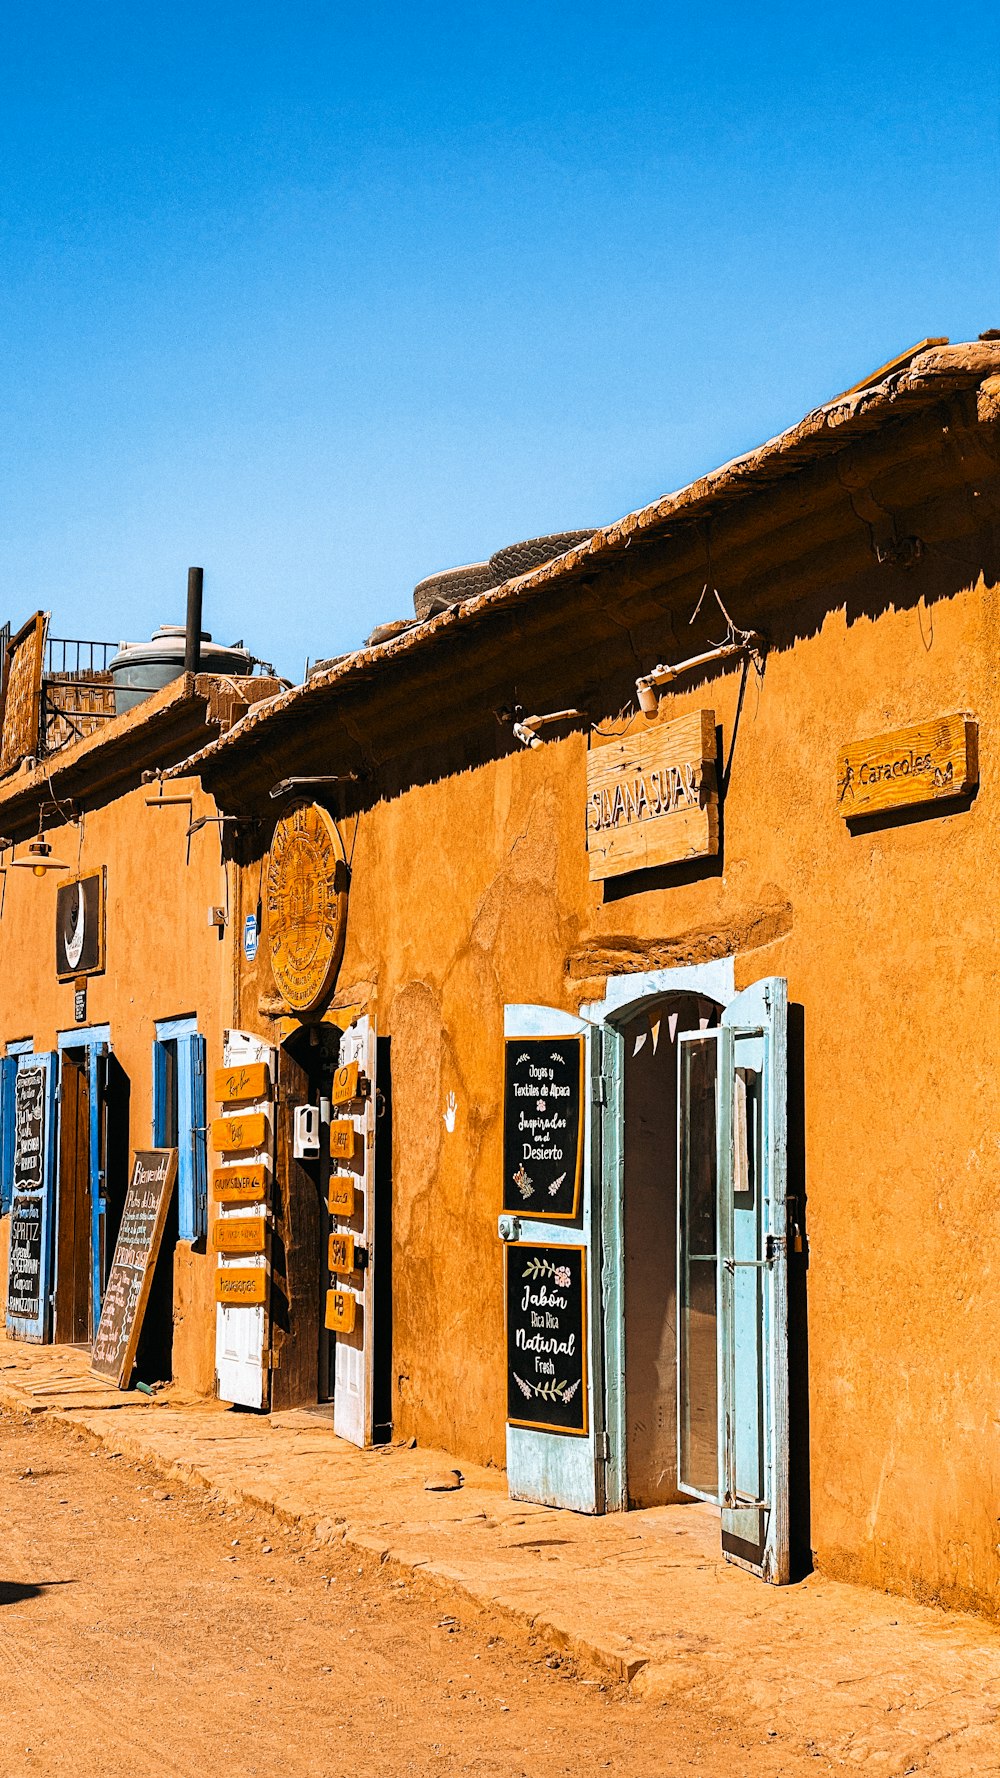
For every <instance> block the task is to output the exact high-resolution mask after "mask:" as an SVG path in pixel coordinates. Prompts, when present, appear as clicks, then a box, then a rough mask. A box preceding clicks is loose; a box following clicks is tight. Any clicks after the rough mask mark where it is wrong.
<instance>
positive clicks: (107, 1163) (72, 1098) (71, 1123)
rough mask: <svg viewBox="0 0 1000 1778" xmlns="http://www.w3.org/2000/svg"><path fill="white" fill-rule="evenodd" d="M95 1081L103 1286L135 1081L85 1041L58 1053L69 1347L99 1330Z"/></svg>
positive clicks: (60, 1337)
mask: <svg viewBox="0 0 1000 1778" xmlns="http://www.w3.org/2000/svg"><path fill="white" fill-rule="evenodd" d="M95 1084H96V1086H97V1090H98V1092H99V1095H100V1098H99V1104H98V1107H97V1114H98V1123H97V1134H98V1166H99V1168H100V1170H101V1173H102V1174H103V1181H102V1183H103V1195H104V1201H105V1210H104V1216H103V1220H102V1224H101V1229H102V1232H101V1238H100V1252H99V1253H98V1254H97V1256H96V1260H97V1266H98V1271H99V1276H100V1279H101V1286H102V1289H103V1286H104V1285H105V1284H106V1283H107V1278H108V1272H109V1271H110V1269H111V1260H112V1257H113V1255H114V1250H115V1242H116V1241H117V1239H118V1229H119V1227H120V1224H121V1219H122V1212H123V1210H124V1208H125V1194H126V1191H127V1189H128V1178H129V1102H130V1098H131V1084H130V1082H129V1078H128V1075H127V1074H126V1073H125V1071H124V1069H123V1068H122V1066H121V1064H120V1062H119V1061H118V1059H117V1057H116V1056H114V1055H109V1056H107V1057H105V1058H103V1059H102V1060H101V1062H100V1065H99V1066H98V1067H95V1065H94V1059H93V1058H91V1057H90V1056H89V1055H88V1051H87V1049H86V1048H85V1047H84V1046H82V1045H81V1046H80V1047H79V1048H74V1049H67V1050H64V1051H63V1052H62V1055H61V1058H60V1087H61V1090H62V1096H61V1100H60V1118H59V1190H58V1208H57V1217H56V1267H57V1269H56V1302H55V1330H54V1337H55V1339H56V1340H57V1341H59V1342H66V1343H68V1344H70V1345H89V1344H91V1342H92V1341H93V1338H94V1334H95V1332H96V1328H95V1326H94V1313H93V1308H94V1305H93V1272H94V1260H95V1255H94V1251H93V1247H94V1224H93V1199H92V1190H91V1152H90V1143H91V1093H92V1091H93V1089H94V1086H95ZM167 1374H168V1375H169V1372H168V1373H167Z"/></svg>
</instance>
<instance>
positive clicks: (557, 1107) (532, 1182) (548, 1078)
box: [503, 1037, 583, 1217]
mask: <svg viewBox="0 0 1000 1778" xmlns="http://www.w3.org/2000/svg"><path fill="white" fill-rule="evenodd" d="M503 1104H504V1115H503V1207H504V1209H505V1210H517V1211H520V1213H521V1215H522V1216H530V1217H536V1216H575V1215H576V1212H577V1206H578V1204H579V1200H580V1176H581V1173H582V1170H583V1038H582V1037H508V1038H507V1040H506V1065H505V1068H504V1100H503Z"/></svg>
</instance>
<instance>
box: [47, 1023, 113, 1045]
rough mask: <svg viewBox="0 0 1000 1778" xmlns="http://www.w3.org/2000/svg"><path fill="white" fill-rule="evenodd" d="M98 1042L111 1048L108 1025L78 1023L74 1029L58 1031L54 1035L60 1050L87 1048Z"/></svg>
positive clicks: (109, 1027)
mask: <svg viewBox="0 0 1000 1778" xmlns="http://www.w3.org/2000/svg"><path fill="white" fill-rule="evenodd" d="M99 1043H106V1044H107V1046H108V1048H109V1049H110V1048H111V1026H110V1025H79V1026H77V1028H76V1030H75V1031H60V1032H59V1033H58V1035H57V1037H56V1044H57V1046H58V1047H59V1049H60V1050H89V1049H94V1048H95V1047H96V1045H97V1044H99Z"/></svg>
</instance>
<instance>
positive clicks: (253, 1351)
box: [214, 1031, 275, 1408]
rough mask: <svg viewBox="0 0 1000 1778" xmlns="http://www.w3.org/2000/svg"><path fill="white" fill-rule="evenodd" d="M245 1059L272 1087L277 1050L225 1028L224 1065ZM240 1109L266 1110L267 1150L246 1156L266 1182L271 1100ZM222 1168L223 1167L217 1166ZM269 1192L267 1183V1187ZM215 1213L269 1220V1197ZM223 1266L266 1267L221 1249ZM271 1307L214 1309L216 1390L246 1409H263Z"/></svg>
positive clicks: (255, 1258) (261, 1259)
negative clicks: (263, 1070)
mask: <svg viewBox="0 0 1000 1778" xmlns="http://www.w3.org/2000/svg"><path fill="white" fill-rule="evenodd" d="M249 1062H266V1063H267V1065H268V1077H269V1079H270V1082H271V1089H272V1092H273V1090H274V1080H275V1072H274V1068H275V1055H274V1051H273V1049H272V1048H271V1046H270V1045H269V1044H267V1043H265V1042H264V1040H263V1038H261V1037H253V1036H251V1035H250V1034H249V1033H248V1032H246V1031H227V1033H226V1040H225V1044H224V1046H223V1066H224V1067H226V1068H240V1067H243V1066H244V1065H245V1064H246V1063H249ZM240 1110H241V1111H243V1112H252V1111H264V1112H266V1113H267V1115H268V1119H269V1122H268V1130H269V1134H270V1141H269V1143H268V1146H267V1151H266V1152H265V1153H262V1154H259V1155H258V1154H255V1155H253V1156H251V1157H244V1159H253V1160H255V1161H257V1160H262V1161H264V1162H265V1164H266V1166H267V1169H268V1180H269V1182H270V1180H271V1178H272V1173H273V1164H274V1159H273V1140H274V1117H273V1109H272V1105H271V1102H270V1101H269V1100H266V1099H262V1100H258V1101H255V1102H254V1103H252V1104H241V1106H240ZM217 1171H218V1172H223V1171H224V1168H222V1167H220V1168H218V1169H217ZM268 1197H270V1183H269V1187H268ZM214 1209H215V1214H216V1215H217V1216H220V1217H226V1216H239V1217H246V1216H252V1215H259V1216H262V1217H264V1218H265V1220H269V1219H270V1210H269V1207H268V1202H267V1199H265V1201H264V1202H263V1203H262V1204H219V1203H216V1204H215V1206H214ZM216 1259H217V1264H218V1265H219V1266H221V1267H223V1268H224V1267H226V1266H232V1267H236V1268H238V1269H240V1270H243V1269H245V1268H247V1267H248V1266H253V1267H258V1266H259V1267H261V1268H262V1269H263V1270H264V1271H265V1273H266V1270H267V1257H266V1254H259V1255H253V1254H241V1255H238V1256H234V1257H232V1258H228V1257H227V1256H226V1255H225V1254H221V1253H220V1254H218V1255H217V1256H216ZM270 1345H271V1338H270V1312H269V1304H268V1302H267V1300H266V1294H265V1301H264V1302H263V1303H239V1304H232V1305H231V1304H227V1303H218V1304H217V1305H216V1311H215V1377H216V1394H217V1395H218V1397H219V1400H220V1401H231V1402H234V1403H236V1404H238V1405H239V1406H240V1407H245V1408H265V1407H267V1404H268V1395H269V1378H270V1370H269V1359H270Z"/></svg>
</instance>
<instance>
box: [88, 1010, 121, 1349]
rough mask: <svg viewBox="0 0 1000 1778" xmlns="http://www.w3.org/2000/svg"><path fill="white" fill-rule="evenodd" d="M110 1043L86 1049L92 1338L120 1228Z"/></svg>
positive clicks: (98, 1321)
mask: <svg viewBox="0 0 1000 1778" xmlns="http://www.w3.org/2000/svg"><path fill="white" fill-rule="evenodd" d="M109 1054H110V1045H108V1044H106V1043H94V1044H91V1045H90V1046H89V1048H88V1050H87V1078H88V1084H89V1093H90V1131H89V1145H88V1146H89V1154H90V1213H91V1241H90V1252H91V1263H92V1269H93V1277H92V1282H91V1303H92V1322H91V1325H92V1330H93V1332H92V1337H93V1336H94V1335H96V1332H97V1329H98V1327H99V1325H100V1320H101V1308H102V1306H103V1303H104V1286H105V1284H106V1282H107V1277H108V1273H109V1272H110V1270H111V1260H112V1257H113V1255H114V1250H115V1246H114V1244H115V1239H116V1238H117V1234H118V1230H117V1228H116V1229H114V1231H113V1232H112V1230H111V1229H110V1228H109V1226H108V1169H107V1152H106V1151H107V1098H108V1056H109Z"/></svg>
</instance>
